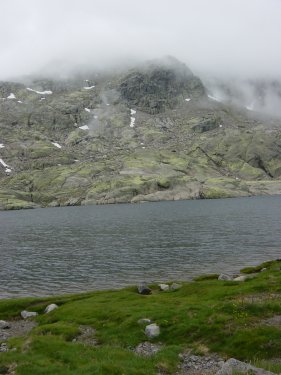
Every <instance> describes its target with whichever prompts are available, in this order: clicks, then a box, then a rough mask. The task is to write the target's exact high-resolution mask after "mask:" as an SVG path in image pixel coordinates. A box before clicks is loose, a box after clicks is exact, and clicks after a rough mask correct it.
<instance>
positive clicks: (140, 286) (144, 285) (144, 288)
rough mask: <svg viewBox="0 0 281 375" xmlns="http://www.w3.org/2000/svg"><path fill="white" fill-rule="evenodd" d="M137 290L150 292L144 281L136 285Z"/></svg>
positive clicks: (144, 292)
mask: <svg viewBox="0 0 281 375" xmlns="http://www.w3.org/2000/svg"><path fill="white" fill-rule="evenodd" d="M138 292H139V294H145V295H147V294H151V289H150V288H149V287H148V286H147V285H146V284H145V283H142V284H140V285H139V286H138Z"/></svg>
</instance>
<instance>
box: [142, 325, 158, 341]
mask: <svg viewBox="0 0 281 375" xmlns="http://www.w3.org/2000/svg"><path fill="white" fill-rule="evenodd" d="M145 334H146V336H147V337H149V338H154V337H157V336H159V335H160V327H159V326H158V325H157V324H156V323H152V324H149V325H148V326H146V327H145Z"/></svg>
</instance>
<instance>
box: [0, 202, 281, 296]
mask: <svg viewBox="0 0 281 375" xmlns="http://www.w3.org/2000/svg"><path fill="white" fill-rule="evenodd" d="M280 227H281V197H280V196H274V197H252V198H234V199H219V200H194V201H177V202H159V203H144V204H121V205H106V206H83V207H62V208H45V209H35V210H22V211H1V212H0V238H1V242H0V257H1V258H0V259H1V269H0V280H1V284H0V297H1V298H7V297H19V296H45V295H53V294H62V293H73V292H81V291H89V290H96V289H108V288H119V287H123V286H127V285H134V284H137V283H138V282H140V281H144V280H145V281H147V282H160V281H162V282H165V281H171V280H190V279H192V278H193V277H194V276H196V275H200V274H204V273H213V272H216V273H220V272H237V271H238V270H239V269H240V268H242V267H244V266H249V265H256V264H258V263H261V262H262V261H264V260H270V259H276V258H280V256H281V251H280V250H281V241H280Z"/></svg>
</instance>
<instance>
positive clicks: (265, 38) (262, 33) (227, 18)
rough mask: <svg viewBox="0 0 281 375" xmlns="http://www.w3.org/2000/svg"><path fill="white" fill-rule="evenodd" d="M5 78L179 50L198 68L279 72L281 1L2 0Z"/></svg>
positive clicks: (0, 44)
mask: <svg viewBox="0 0 281 375" xmlns="http://www.w3.org/2000/svg"><path fill="white" fill-rule="evenodd" d="M0 9H1V22H0V35H1V36H0V79H5V78H8V77H9V76H16V75H25V74H29V73H33V72H36V71H38V70H41V69H43V68H45V67H46V66H48V65H49V66H50V64H51V65H52V66H53V67H56V68H57V69H58V70H60V69H61V70H62V71H63V70H64V69H65V68H71V67H72V66H75V65H77V64H83V65H85V64H88V65H92V66H93V67H94V66H98V65H99V66H103V65H110V64H115V63H120V62H121V61H123V60H124V61H125V60H134V59H137V60H139V59H147V58H157V57H161V56H163V55H173V56H175V57H177V58H178V59H180V60H182V61H184V62H186V63H187V65H188V66H189V67H190V68H191V69H192V70H193V71H194V72H195V73H200V72H205V73H206V72H207V73H210V74H215V75H219V74H225V73H227V74H230V75H236V74H239V75H243V76H255V75H256V76H259V75H262V76H264V75H265V76H276V77H277V76H278V77H279V78H280V76H281V69H280V67H281V48H280V46H281V0H138V1H135V0H1V3H0Z"/></svg>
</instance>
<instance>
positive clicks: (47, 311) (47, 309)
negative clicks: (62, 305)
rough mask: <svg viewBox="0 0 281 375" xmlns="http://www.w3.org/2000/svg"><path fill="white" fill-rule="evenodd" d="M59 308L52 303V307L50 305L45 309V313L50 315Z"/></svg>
mask: <svg viewBox="0 0 281 375" xmlns="http://www.w3.org/2000/svg"><path fill="white" fill-rule="evenodd" d="M57 308H58V305H56V304H55V303H51V304H50V305H48V306H47V307H46V308H45V311H44V313H45V314H48V313H49V312H51V311H53V310H55V309H57Z"/></svg>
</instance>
